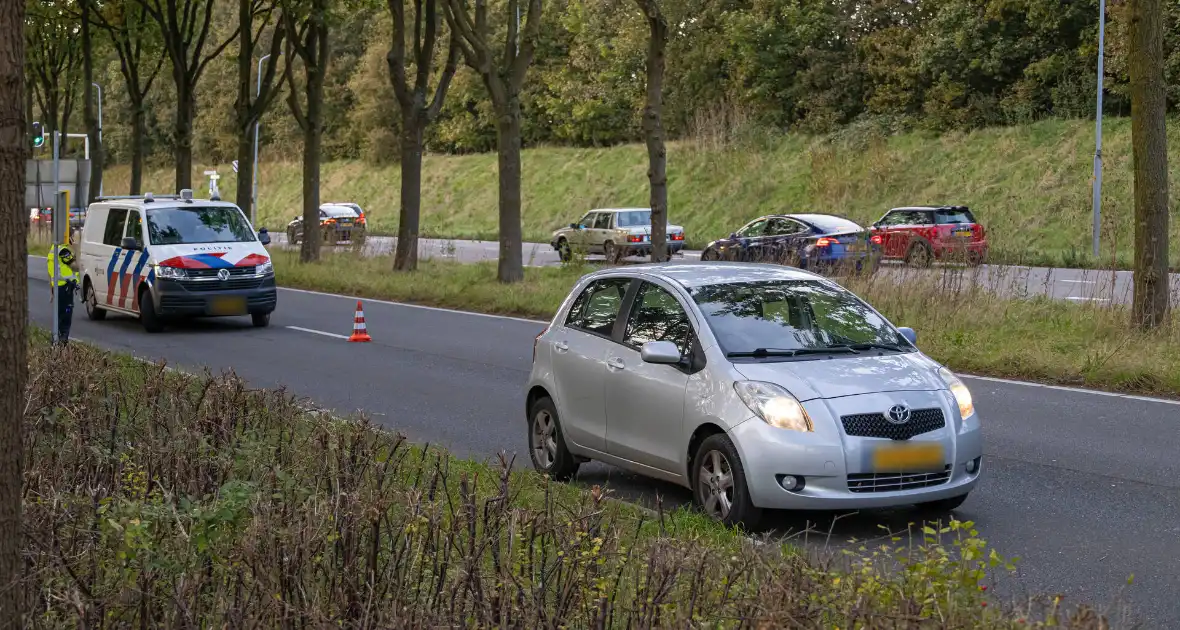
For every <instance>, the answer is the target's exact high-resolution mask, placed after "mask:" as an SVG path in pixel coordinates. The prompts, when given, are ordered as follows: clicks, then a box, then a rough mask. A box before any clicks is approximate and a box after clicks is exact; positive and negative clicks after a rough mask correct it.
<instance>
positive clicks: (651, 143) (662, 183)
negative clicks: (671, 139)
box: [640, 0, 668, 262]
mask: <svg viewBox="0 0 1180 630" xmlns="http://www.w3.org/2000/svg"><path fill="white" fill-rule="evenodd" d="M640 8H641V9H643V10H644V14H645V17H646V18H647V25H648V29H649V33H648V38H647V104H646V105H645V106H644V108H643V132H644V140H645V141H646V143H647V179H648V182H649V185H650V187H651V201H650V203H651V259H652V262H663V261H664V260H665V258H667V251H668V151H667V148H666V147H665V145H664V120H663V110H664V67H665V59H664V50H665V48H667V44H668V23H667V21H665V20H664V16H663V15H662V14H661V13H660V8H659V5H658V4H656V2H655V0H641V1H640Z"/></svg>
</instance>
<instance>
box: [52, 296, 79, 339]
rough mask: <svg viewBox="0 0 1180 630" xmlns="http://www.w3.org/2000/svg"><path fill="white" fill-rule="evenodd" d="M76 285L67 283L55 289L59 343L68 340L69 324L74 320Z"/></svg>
mask: <svg viewBox="0 0 1180 630" xmlns="http://www.w3.org/2000/svg"><path fill="white" fill-rule="evenodd" d="M77 288H78V283H76V282H67V283H65V284H62V285H58V287H57V339H58V342H59V343H63V344H64V343H65V342H67V341H69V340H70V323H71V322H72V320H73V319H74V290H75V289H77Z"/></svg>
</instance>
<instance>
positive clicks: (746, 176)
mask: <svg viewBox="0 0 1180 630" xmlns="http://www.w3.org/2000/svg"><path fill="white" fill-rule="evenodd" d="M1104 124H1105V131H1104V140H1103V144H1104V146H1103V158H1104V160H1105V172H1104V176H1103V205H1102V223H1103V227H1102V253H1101V255H1100V257H1099V259H1098V260H1094V259H1092V258H1091V257H1090V236H1091V235H1090V225H1091V171H1092V162H1093V150H1094V126H1093V123H1090V122H1086V121H1062V120H1052V121H1044V122H1038V123H1035V124H1031V125H1023V126H1017V127H1009V128H993V129H984V130H979V131H973V132H970V133H951V134H947V135H944V136H941V137H936V136H931V135H929V134H925V133H911V134H904V135H898V136H892V137H885V136H881V135H877V134H874V133H871V132H868V131H865V132H863V133H859V134H858V133H856V132H853V131H850V130H846V131H843V132H841V133H839V134H837V135H835V136H823V137H808V136H799V135H791V136H785V137H784V136H779V135H767V136H766V137H764V138H762V139H761V140H760V141H759V142H758V143H756V144H748V143H747V144H742V145H733V144H730V143H724V142H721V143H705V142H674V143H670V145H669V148H668V181H669V202H670V207H671V215H670V218H671V220H672V222H674V223H678V224H681V225H684V226H685V230H686V234H687V238H688V240H689V246H690V247H696V248H699V247H700V246H701V245H703V244H704V243H706V242H708V241H710V240H712V239H715V238H719V237H722V236H726V235H728V234H729V233H730V232H732V231H734V230H736V229H738V228H739V227H741V226H742V225H743V224H744V223H745V222H746V221H748V220H750V219H753V218H754V217H756V216H759V215H760V214H765V213H768V212H813V211H814V212H832V213H837V214H843V215H846V216H848V217H849V218H851V219H854V220H856V221H859V222H861V223H862V224H867V223H871V222H872V221H875V220H876V219H878V218H880V216H881V215H882V214H883V213H884V212H885V211H886V210H887V209H888V208H890V207H895V206H903V205H911V204H944V203H947V204H966V205H969V206H971V207H972V208H973V209H974V211H975V213H976V215H977V216H978V217H979V219H980V221H982V222H983V223H984V225H986V227H987V228H988V233H989V238H990V241H991V246H992V252H991V254H992V260H993V261H994V262H1011V263H1020V264H1028V265H1045V266H1068V267H1074V266H1090V267H1094V266H1099V267H1105V266H1109V265H1111V264H1117V265H1119V266H1122V267H1128V266H1129V265H1130V263H1131V260H1132V246H1133V241H1132V237H1133V234H1134V221H1133V195H1132V182H1133V176H1132V168H1131V133H1130V129H1131V125H1130V120H1129V119H1125V118H1111V119H1107V120H1106V122H1105V123H1104ZM1168 135H1169V146H1171V147H1173V159H1172V160H1171V176H1170V178H1169V181H1171V182H1172V197H1171V198H1172V199H1177V198H1180V159H1176V157H1175V156H1176V153H1175V151H1177V149H1176V147H1180V124H1177V122H1176V121H1171V122H1170V124H1169V126H1168ZM523 160H524V171H523V177H524V179H523V182H522V187H523V190H522V196H523V204H524V205H523V209H522V213H523V228H524V235H525V238H526V239H528V240H531V241H537V242H547V241H548V238H549V236H550V233H551V232H552V230H554V229H556V228H558V227H561V226H563V225H568V224H569V223H570V222H571V221H575V220H577V219H578V218H580V217H581V216H582V215H583V214H584V213H585V212H586V211H587V210H589V209H590V208H592V207H611V206H646V205H647V203H648V182H647V156H646V153H645V149H644V148H643V146H642V145H628V146H618V147H610V148H601V149H572V148H547V147H539V148H531V149H529V150H527V151H525V152H524V155H523ZM205 168H218V169H220V170H221V172H222V173H227V174H228V173H229V172H230V168H229V165H228V164H222V165H216V164H207V165H200V166H199V169H198V170H197V171H196V173H197V174H198V175H197V179H198V181H204V180H203V179H201V177H200V175H199V173H200V172H201V170H203V169H205ZM260 168H261V171H260V182H259V217H260V223H261V224H262V225H265V226H267V227H268V228H270V229H271V230H272V231H275V232H281V231H283V230H285V228H286V225H287V222H288V221H290V220H291V219H292V218H293V217H295V216H296V215H297V214H299V213H300V208H301V205H300V204H301V199H302V197H301V194H302V192H301V191H302V187H301V184H300V182H301V181H302V171H301V169H300V165H299V162H297V161H296V162H290V161H288V160H287V156H278V155H267V154H266V153H265V152H264V153H263V156H262V161H261V165H260ZM423 169H424V171H423V176H422V183H423V185H422V194H423V199H422V225H421V230H422V234H424V235H430V236H439V237H452V238H460V237H471V238H483V239H490V240H494V239H495V238H496V234H497V230H498V228H497V225H498V223H497V210H496V208H497V201H496V194H497V193H496V156H495V154H482V155H465V156H440V155H428V156H427V157H426V159H425V162H424V166H423ZM399 180H400V171H399V170H398V166H397V165H391V166H374V165H371V164H366V163H363V162H334V163H329V164H325V165H324V169H323V175H322V177H321V180H320V181H321V186H322V188H321V195H320V198H321V199H324V200H326V201H355V202H357V203H360V204H361V205H362V206H364V207H365V208H366V209H367V211H368V215H369V217H370V220H371V223H370V228H371V229H373V230H375V231H377V232H383V233H395V232H396V230H397V219H398V216H397V215H398V201H397V194H396V191H397V190H398V181H399ZM128 181H129V169H128V168H127V167H122V166H121V167H112V168H110V169H109V170H108V172H107V176H106V189H107V190H108V191H112V192H113V193H125V192H126V190H127V183H128ZM172 182H173V171H172V168H171V167H166V168H160V169H155V170H152V171H151V172H149V173H147V176H146V178H145V189H146V190H154V191H156V192H160V191H164V190H170V189H171V188H172ZM220 184H222V189H223V190H222V196H223V198H225V199H233V198H234V187H235V184H236V183H235V181H234V178H232V177H226V178H224V179H222V180H221V182H220ZM203 186H204V184H200V186H199V187H203ZM1173 207H1174V208H1175V207H1176V206H1175V204H1173ZM1173 216H1175V215H1173ZM1172 223H1173V227H1172V230H1171V233H1172V239H1173V242H1180V220H1174V221H1173V222H1172ZM1173 249H1175V250H1177V251H1175V252H1174V253H1173V264H1174V265H1177V266H1180V247H1177V248H1173Z"/></svg>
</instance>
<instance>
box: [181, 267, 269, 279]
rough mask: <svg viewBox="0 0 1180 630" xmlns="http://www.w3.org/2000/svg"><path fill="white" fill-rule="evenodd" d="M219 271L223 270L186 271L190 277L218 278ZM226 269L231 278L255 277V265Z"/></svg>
mask: <svg viewBox="0 0 1180 630" xmlns="http://www.w3.org/2000/svg"><path fill="white" fill-rule="evenodd" d="M219 271H221V270H220V269H189V270H188V271H187V272H186V275H187V276H188V277H189V278H216V277H217V272H219ZM226 271H228V272H229V277H230V278H243V277H249V278H253V277H254V267H253V266H250V267H233V268H231V269H226Z"/></svg>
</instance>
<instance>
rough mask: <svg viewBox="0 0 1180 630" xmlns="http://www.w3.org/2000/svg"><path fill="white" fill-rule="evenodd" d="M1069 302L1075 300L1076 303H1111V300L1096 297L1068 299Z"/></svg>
mask: <svg viewBox="0 0 1180 630" xmlns="http://www.w3.org/2000/svg"><path fill="white" fill-rule="evenodd" d="M1065 299H1067V300H1074V301H1076V302H1087V301H1089V302H1109V301H1110V298H1096V297H1067V298H1065Z"/></svg>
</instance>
